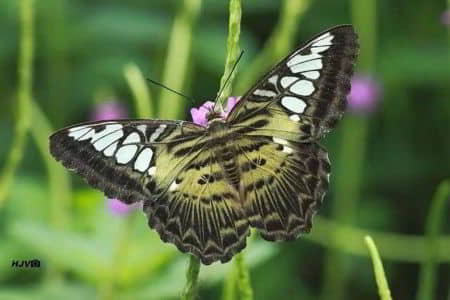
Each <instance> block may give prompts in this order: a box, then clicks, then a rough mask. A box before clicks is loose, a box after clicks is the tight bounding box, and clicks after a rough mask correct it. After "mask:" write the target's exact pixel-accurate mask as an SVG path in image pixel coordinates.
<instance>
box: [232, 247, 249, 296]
mask: <svg viewBox="0 0 450 300" xmlns="http://www.w3.org/2000/svg"><path fill="white" fill-rule="evenodd" d="M244 258H245V257H244V253H243V252H241V253H239V254H238V255H236V258H235V264H236V269H237V280H238V282H237V284H238V291H239V296H240V297H239V299H240V300H252V299H253V290H252V286H251V284H250V274H249V271H248V268H247V265H246V264H245V261H244Z"/></svg>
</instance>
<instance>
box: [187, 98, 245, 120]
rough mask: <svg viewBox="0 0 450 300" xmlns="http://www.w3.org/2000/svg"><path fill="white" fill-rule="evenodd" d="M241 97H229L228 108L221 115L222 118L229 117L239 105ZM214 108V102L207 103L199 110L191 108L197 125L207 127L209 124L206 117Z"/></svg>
mask: <svg viewBox="0 0 450 300" xmlns="http://www.w3.org/2000/svg"><path fill="white" fill-rule="evenodd" d="M239 100H240V97H229V98H228V101H227V108H226V110H225V111H224V112H223V113H222V114H221V117H222V118H223V119H225V118H226V117H227V116H228V113H229V112H230V111H231V110H232V109H233V107H234V106H235V105H236V103H238V101H239ZM213 107H214V102H211V101H206V102H205V103H203V105H202V106H200V107H199V108H191V115H192V121H194V123H195V124H199V125H202V126H206V124H208V120H207V119H206V115H207V113H208V112H210V111H211V110H212V109H213Z"/></svg>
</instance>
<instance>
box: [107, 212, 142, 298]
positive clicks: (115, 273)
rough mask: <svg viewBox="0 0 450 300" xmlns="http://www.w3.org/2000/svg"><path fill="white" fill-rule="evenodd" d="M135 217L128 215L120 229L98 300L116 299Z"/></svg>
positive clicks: (134, 214) (132, 214)
mask: <svg viewBox="0 0 450 300" xmlns="http://www.w3.org/2000/svg"><path fill="white" fill-rule="evenodd" d="M136 215H137V214H136V213H130V214H129V215H128V216H126V218H125V220H124V221H125V222H124V224H123V226H122V227H121V230H120V233H119V237H118V240H117V242H116V244H115V247H114V250H113V251H114V253H113V256H112V259H111V261H110V263H109V266H110V267H111V269H110V276H108V278H107V279H106V280H105V281H104V282H102V283H101V285H100V289H99V299H102V300H111V299H115V298H116V297H115V295H116V293H117V291H116V289H117V286H118V285H119V284H120V282H121V277H120V276H121V274H123V272H124V270H125V269H126V267H127V266H126V265H125V263H124V261H125V259H124V258H126V256H127V252H128V247H129V240H130V235H131V234H132V230H133V228H134V224H135V222H134V221H135V220H136Z"/></svg>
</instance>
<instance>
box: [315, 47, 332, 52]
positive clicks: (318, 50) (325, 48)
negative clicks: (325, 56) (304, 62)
mask: <svg viewBox="0 0 450 300" xmlns="http://www.w3.org/2000/svg"><path fill="white" fill-rule="evenodd" d="M329 48H330V46H320V47H317V46H313V47H312V48H311V52H313V53H321V52H323V51H326V50H328V49H329Z"/></svg>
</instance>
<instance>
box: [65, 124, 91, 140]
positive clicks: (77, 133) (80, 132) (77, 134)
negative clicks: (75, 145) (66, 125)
mask: <svg viewBox="0 0 450 300" xmlns="http://www.w3.org/2000/svg"><path fill="white" fill-rule="evenodd" d="M76 128H78V127H76ZM72 129H75V128H71V129H69V132H70V133H69V136H70V137H73V138H74V139H75V140H77V139H78V138H80V137H82V136H83V135H85V134H86V133H88V131H89V130H92V131H94V130H93V129H92V128H89V127H87V128H79V129H78V130H72Z"/></svg>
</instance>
